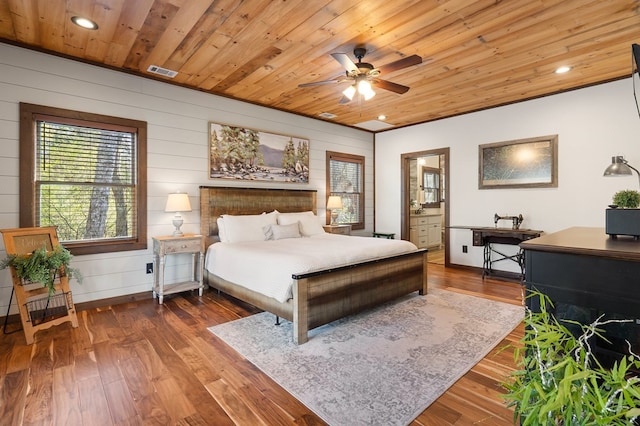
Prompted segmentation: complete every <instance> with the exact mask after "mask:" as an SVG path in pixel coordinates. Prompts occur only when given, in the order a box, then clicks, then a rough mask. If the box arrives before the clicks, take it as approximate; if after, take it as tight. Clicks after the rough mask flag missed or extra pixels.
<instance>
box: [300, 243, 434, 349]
mask: <svg viewBox="0 0 640 426" xmlns="http://www.w3.org/2000/svg"><path fill="white" fill-rule="evenodd" d="M293 279H294V287H293V339H294V341H295V343H297V344H302V343H305V342H307V341H308V332H309V330H310V329H312V328H315V327H319V326H321V325H324V324H327V323H329V322H331V321H335V320H337V319H340V318H343V317H345V316H347V315H351V314H355V313H357V312H361V311H364V310H366V309H370V308H373V307H374V306H378V305H380V304H382V303H385V302H388V301H391V300H393V299H396V298H398V297H400V296H403V295H406V294H409V293H412V292H414V291H418V292H419V293H420V294H421V295H424V294H426V293H427V251H426V250H419V251H416V252H412V253H407V254H402V255H397V256H393V257H387V258H380V259H376V260H372V261H367V262H364V263H359V264H355V265H348V266H344V267H340V268H335V269H329V270H325V271H318V272H310V273H306V274H299V275H294V276H293Z"/></svg>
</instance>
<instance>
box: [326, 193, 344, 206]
mask: <svg viewBox="0 0 640 426" xmlns="http://www.w3.org/2000/svg"><path fill="white" fill-rule="evenodd" d="M327 208H328V209H341V208H342V197H340V196H338V195H332V196H330V197H329V199H328V200H327Z"/></svg>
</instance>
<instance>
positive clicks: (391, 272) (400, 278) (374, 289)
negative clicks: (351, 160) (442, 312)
mask: <svg viewBox="0 0 640 426" xmlns="http://www.w3.org/2000/svg"><path fill="white" fill-rule="evenodd" d="M274 209H275V210H278V211H279V212H281V213H290V212H301V211H309V210H311V211H313V212H314V213H317V202H316V191H315V190H295V189H293V190H290V189H266V188H264V189H263V188H260V189H256V188H228V187H209V186H201V187H200V231H201V233H202V235H204V236H205V237H206V243H207V247H208V246H209V244H213V243H215V242H218V241H219V238H218V225H217V223H216V220H217V219H218V217H219V216H221V215H223V214H233V215H241V214H260V213H263V212H270V211H273V210H274ZM204 274H205V275H204V278H205V281H206V283H207V284H208V285H209V286H210V287H213V288H216V289H218V290H220V291H223V292H225V293H227V294H229V295H231V296H233V297H236V298H238V299H240V300H243V301H245V302H247V303H250V304H252V305H254V306H256V307H258V308H260V309H262V310H264V311H268V312H271V313H273V314H275V315H278V316H280V317H282V318H285V319H287V320H289V321H292V322H293V340H294V342H295V343H296V344H302V343H305V342H307V341H308V331H309V330H310V329H312V328H315V327H319V326H321V325H324V324H327V323H329V322H331V321H335V320H337V319H339V318H342V317H345V316H347V315H351V314H354V313H357V312H361V311H363V310H366V309H370V308H372V307H374V306H377V305H380V304H382V303H384V302H388V301H390V300H393V299H396V298H398V297H400V296H403V295H405V294H409V293H412V292H414V291H418V292H419V293H420V294H421V295H424V294H426V293H427V251H426V250H424V249H422V250H418V251H415V252H411V253H406V254H401V255H396V256H391V257H384V258H377V259H375V260H370V261H365V262H359V263H355V264H352V265H347V266H343V267H338V268H332V269H327V270H324V271H318V272H312V273H306V274H292V278H293V281H294V287H293V299H292V300H289V301H287V302H285V303H281V302H279V301H277V300H275V299H273V298H270V297H266V296H263V295H261V294H259V293H256V292H254V291H251V290H248V289H246V288H244V287H241V286H238V285H236V284H234V283H231V282H229V281H226V280H224V279H222V278H220V277H218V276H216V275H214V274H212V273H210V272H208V271H206V270H205V271H204Z"/></svg>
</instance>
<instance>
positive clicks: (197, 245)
mask: <svg viewBox="0 0 640 426" xmlns="http://www.w3.org/2000/svg"><path fill="white" fill-rule="evenodd" d="M201 250H202V238H199V237H198V238H184V239H181V240H172V241H165V243H164V254H173V253H193V252H198V251H201Z"/></svg>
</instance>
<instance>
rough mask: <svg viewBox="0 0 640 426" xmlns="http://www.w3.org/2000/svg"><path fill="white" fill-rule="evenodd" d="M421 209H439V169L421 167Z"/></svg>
mask: <svg viewBox="0 0 640 426" xmlns="http://www.w3.org/2000/svg"><path fill="white" fill-rule="evenodd" d="M421 189H422V191H423V194H424V195H423V200H424V202H423V204H422V206H423V207H436V208H437V207H440V169H436V168H433V167H424V166H423V167H422V186H421Z"/></svg>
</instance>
